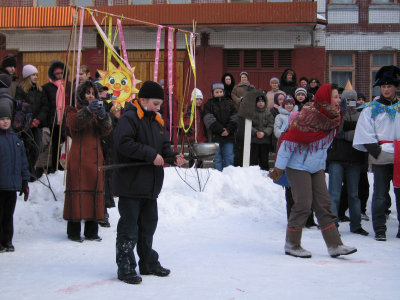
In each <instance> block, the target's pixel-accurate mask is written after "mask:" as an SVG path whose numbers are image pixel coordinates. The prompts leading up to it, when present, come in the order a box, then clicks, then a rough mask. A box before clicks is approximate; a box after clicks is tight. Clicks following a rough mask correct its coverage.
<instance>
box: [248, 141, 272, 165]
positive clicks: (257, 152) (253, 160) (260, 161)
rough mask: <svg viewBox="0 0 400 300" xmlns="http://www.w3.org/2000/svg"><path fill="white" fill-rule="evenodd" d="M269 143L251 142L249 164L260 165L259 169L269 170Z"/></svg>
mask: <svg viewBox="0 0 400 300" xmlns="http://www.w3.org/2000/svg"><path fill="white" fill-rule="evenodd" d="M268 163H269V144H256V143H251V148H250V165H251V166H260V168H261V170H269V164H268Z"/></svg>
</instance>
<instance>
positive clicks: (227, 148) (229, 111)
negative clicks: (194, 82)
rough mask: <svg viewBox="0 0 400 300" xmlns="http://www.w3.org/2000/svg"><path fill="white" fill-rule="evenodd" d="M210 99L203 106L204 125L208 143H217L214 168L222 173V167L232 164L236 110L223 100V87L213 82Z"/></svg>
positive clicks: (229, 102)
mask: <svg viewBox="0 0 400 300" xmlns="http://www.w3.org/2000/svg"><path fill="white" fill-rule="evenodd" d="M211 96H212V98H211V99H209V100H208V101H207V103H206V104H205V105H204V118H203V120H204V124H205V125H206V127H207V129H208V130H209V132H210V133H211V138H208V141H209V142H210V141H212V142H213V143H219V151H218V153H217V155H215V157H214V159H213V162H214V168H215V169H217V170H218V171H222V169H223V168H224V167H228V166H232V165H233V162H234V157H235V155H234V152H233V144H234V142H235V132H236V130H237V127H238V121H237V109H236V107H235V104H234V103H233V102H232V101H231V100H229V99H227V98H224V85H223V83H221V82H214V83H213V84H212V85H211Z"/></svg>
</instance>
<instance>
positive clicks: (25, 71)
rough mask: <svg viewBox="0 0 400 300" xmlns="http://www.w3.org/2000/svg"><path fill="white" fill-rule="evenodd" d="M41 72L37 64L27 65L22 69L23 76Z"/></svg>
mask: <svg viewBox="0 0 400 300" xmlns="http://www.w3.org/2000/svg"><path fill="white" fill-rule="evenodd" d="M35 73H39V72H38V70H37V69H36V67H35V66H32V65H25V66H24V68H23V69H22V77H23V78H26V77H29V76H31V75H32V74H35Z"/></svg>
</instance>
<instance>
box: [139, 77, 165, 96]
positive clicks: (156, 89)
mask: <svg viewBox="0 0 400 300" xmlns="http://www.w3.org/2000/svg"><path fill="white" fill-rule="evenodd" d="M139 98H146V99H150V98H154V99H161V100H164V90H163V89H162V87H161V85H159V84H158V83H157V82H154V81H150V80H148V81H145V82H144V83H143V85H142V87H141V88H140V90H139Z"/></svg>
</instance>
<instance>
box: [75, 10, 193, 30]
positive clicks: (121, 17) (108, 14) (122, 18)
mask: <svg viewBox="0 0 400 300" xmlns="http://www.w3.org/2000/svg"><path fill="white" fill-rule="evenodd" d="M70 7H76V8H81V7H82V6H78V5H70ZM90 10H91V11H92V12H95V13H98V14H103V15H106V16H111V17H116V18H119V19H121V20H124V19H125V20H130V21H133V22H136V23H141V24H144V25H148V26H152V27H158V26H159V25H158V24H154V23H150V22H145V21H140V20H136V19H132V18H127V17H125V16H119V15H114V14H110V13H107V12H103V11H99V10H97V9H90ZM161 26H162V27H163V28H166V27H167V26H163V25H161ZM176 30H177V31H179V32H183V33H192V32H190V31H186V30H182V29H177V28H176Z"/></svg>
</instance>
